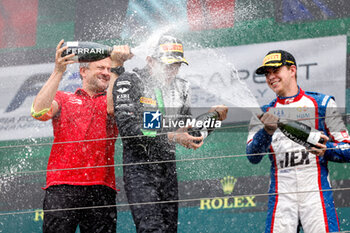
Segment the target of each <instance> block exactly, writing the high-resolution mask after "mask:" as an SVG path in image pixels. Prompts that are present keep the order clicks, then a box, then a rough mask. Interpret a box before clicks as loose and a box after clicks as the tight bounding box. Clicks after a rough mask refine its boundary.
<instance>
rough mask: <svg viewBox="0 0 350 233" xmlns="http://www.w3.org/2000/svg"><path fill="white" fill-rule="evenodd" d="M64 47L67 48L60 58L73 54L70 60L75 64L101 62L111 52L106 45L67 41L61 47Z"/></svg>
mask: <svg viewBox="0 0 350 233" xmlns="http://www.w3.org/2000/svg"><path fill="white" fill-rule="evenodd" d="M64 46H68V48H67V49H66V50H65V51H63V53H62V57H65V56H67V55H69V54H72V53H74V54H75V56H74V57H73V58H71V59H70V60H73V61H77V62H93V61H98V60H102V59H104V58H106V57H109V56H110V55H111V52H112V50H113V48H112V47H109V46H107V45H103V44H99V43H95V42H87V41H68V42H65V43H63V45H62V47H64Z"/></svg>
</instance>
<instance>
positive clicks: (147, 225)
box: [113, 36, 228, 233]
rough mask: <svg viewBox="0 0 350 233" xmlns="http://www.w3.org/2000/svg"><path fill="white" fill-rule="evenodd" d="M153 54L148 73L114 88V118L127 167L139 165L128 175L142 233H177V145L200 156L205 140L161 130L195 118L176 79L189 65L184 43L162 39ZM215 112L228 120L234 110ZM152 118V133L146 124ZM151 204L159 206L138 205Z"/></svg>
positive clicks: (127, 77)
mask: <svg viewBox="0 0 350 233" xmlns="http://www.w3.org/2000/svg"><path fill="white" fill-rule="evenodd" d="M153 50H154V51H153V54H152V55H151V56H148V57H147V58H146V61H147V66H146V67H145V68H143V69H137V68H136V69H134V70H133V72H126V73H123V74H122V75H120V76H119V78H118V79H117V81H116V82H115V83H114V87H113V101H114V113H115V117H116V122H117V125H118V128H119V132H120V135H121V136H122V141H123V163H124V165H126V164H134V163H137V165H127V166H124V170H123V175H124V187H125V192H126V196H127V199H128V202H129V204H131V205H130V209H131V212H132V216H133V219H134V222H135V225H136V231H137V232H167V233H169V232H177V221H178V203H177V200H178V181H177V172H176V163H175V162H173V161H174V160H175V145H176V143H178V144H180V145H182V146H184V147H186V148H189V149H194V150H196V149H198V148H199V147H201V146H202V144H203V140H202V139H203V138H202V137H193V136H191V135H190V134H189V133H188V131H187V130H188V127H182V128H179V127H177V128H176V127H175V128H174V127H168V128H166V127H160V124H161V122H162V121H165V122H171V121H172V122H178V121H185V120H186V119H189V118H191V111H190V94H189V90H190V88H189V83H188V82H187V81H185V80H183V79H181V78H178V77H176V75H177V73H178V71H179V68H180V66H181V64H182V63H185V64H187V65H188V63H187V61H186V60H185V58H184V55H183V45H182V43H181V42H180V41H179V40H178V39H176V38H174V37H171V36H162V37H161V38H160V39H159V41H158V43H157V46H156V47H155V48H154V49H153ZM210 111H217V112H218V113H219V115H220V116H219V120H224V119H225V118H226V114H227V111H228V109H227V107H226V106H223V105H218V106H214V107H212V108H211V109H210ZM147 114H148V116H151V118H149V119H150V122H148V123H150V125H151V127H147V126H150V125H147V123H145V122H144V117H145V119H146V117H147V116H146V115H147ZM149 114H151V115H149ZM160 118H162V121H161V120H159V119H160ZM144 124H145V125H144ZM152 124H153V125H152ZM152 127H153V129H152ZM150 128H151V129H150ZM198 141H200V143H198ZM196 142H197V143H196ZM158 161H159V163H157V162H158ZM160 161H165V162H160ZM166 161H171V162H166ZM167 201H169V202H167ZM151 202H152V203H153V202H155V203H154V204H138V205H135V203H151ZM157 202H158V203H157ZM159 202H166V203H159Z"/></svg>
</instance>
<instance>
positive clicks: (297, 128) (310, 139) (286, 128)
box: [277, 120, 324, 148]
mask: <svg viewBox="0 0 350 233" xmlns="http://www.w3.org/2000/svg"><path fill="white" fill-rule="evenodd" d="M277 126H278V128H279V129H280V130H281V131H282V133H283V134H284V135H286V136H287V137H288V138H289V139H291V140H292V141H294V142H296V143H299V144H300V145H302V146H305V147H306V148H311V147H316V148H317V146H316V143H317V142H319V143H322V144H323V143H324V139H323V138H321V134H322V133H321V132H320V131H318V130H316V129H314V128H311V127H310V126H308V125H305V124H304V123H301V122H299V121H286V122H281V121H280V120H279V121H278V123H277Z"/></svg>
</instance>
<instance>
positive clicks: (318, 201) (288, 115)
mask: <svg viewBox="0 0 350 233" xmlns="http://www.w3.org/2000/svg"><path fill="white" fill-rule="evenodd" d="M262 110H263V112H269V113H271V114H274V115H276V116H278V117H279V118H280V119H284V118H285V119H291V120H302V122H303V123H305V124H307V125H309V126H311V127H313V128H315V129H318V130H319V131H322V132H323V133H324V134H325V135H327V136H328V137H329V138H330V140H329V141H328V142H327V144H326V145H327V151H326V152H325V154H324V156H316V155H314V154H312V153H309V152H308V151H306V148H305V147H303V146H301V145H299V144H297V143H295V142H293V141H291V140H290V139H289V138H287V137H286V136H285V135H284V134H282V132H281V131H280V130H279V129H277V130H276V132H275V133H274V134H273V136H270V135H269V134H268V133H267V132H266V131H265V130H264V129H263V124H262V123H261V122H260V121H259V120H258V119H257V118H255V117H253V118H252V120H251V124H250V130H249V135H248V141H247V154H255V153H265V152H266V153H268V154H269V158H270V161H271V174H270V175H271V176H270V189H269V193H271V195H270V196H269V202H268V214H267V220H266V228H265V232H283V233H288V232H290V233H295V232H297V229H298V222H299V221H300V223H301V225H302V227H303V230H304V232H305V233H313V232H317V233H320V232H337V231H339V230H340V228H339V220H338V217H337V213H336V209H335V206H334V201H333V194H332V191H325V190H331V186H330V182H329V176H328V168H327V163H328V161H334V162H349V161H350V146H349V143H350V138H349V136H348V131H347V129H346V127H345V125H344V122H343V121H342V118H341V117H340V115H339V113H338V110H337V106H336V103H335V101H334V98H333V97H331V96H327V95H324V94H320V93H314V92H304V91H303V90H302V89H299V93H298V94H297V95H296V96H292V97H286V98H282V97H277V98H276V99H275V100H273V101H272V102H271V103H270V104H268V105H265V106H263V107H262ZM263 156H264V155H250V156H248V159H249V161H250V162H251V163H254V164H256V163H259V162H260V161H261V159H262V158H263ZM319 190H323V191H319ZM275 193H277V194H276V195H275Z"/></svg>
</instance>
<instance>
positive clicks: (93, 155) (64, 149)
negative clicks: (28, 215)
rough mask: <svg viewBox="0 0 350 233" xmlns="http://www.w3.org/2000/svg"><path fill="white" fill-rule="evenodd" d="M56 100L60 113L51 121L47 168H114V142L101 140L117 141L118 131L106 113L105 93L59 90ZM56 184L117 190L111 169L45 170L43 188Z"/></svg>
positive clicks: (112, 169)
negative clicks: (90, 94) (52, 139)
mask: <svg viewBox="0 0 350 233" xmlns="http://www.w3.org/2000/svg"><path fill="white" fill-rule="evenodd" d="M55 101H57V103H58V105H59V108H60V111H59V112H58V114H57V115H56V116H55V117H54V118H52V125H53V133H54V144H53V146H52V149H51V154H50V158H49V163H48V166H47V169H48V170H53V169H69V168H79V167H95V166H105V165H113V164H114V144H115V141H116V140H115V139H112V140H103V139H106V138H116V137H117V135H118V129H117V127H116V124H114V120H113V117H109V116H108V114H107V96H106V92H102V93H99V94H97V95H95V96H93V97H90V96H89V95H88V94H87V93H86V92H85V91H84V90H83V89H77V90H76V92H75V93H74V94H73V93H69V92H62V91H58V92H57V94H56V96H55ZM101 139H102V140H101ZM83 140H89V141H83ZM90 140H91V141H90ZM75 141H82V142H75ZM60 142H72V143H63V144H60ZM56 143H58V144H56ZM59 184H69V185H106V186H108V187H111V188H113V189H115V190H116V184H115V173H114V167H113V166H111V167H101V168H86V169H72V170H64V171H48V172H47V176H46V187H45V189H46V188H48V187H49V186H51V185H59Z"/></svg>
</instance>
